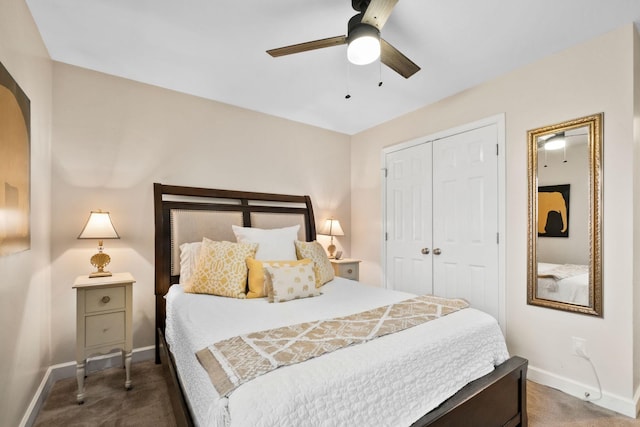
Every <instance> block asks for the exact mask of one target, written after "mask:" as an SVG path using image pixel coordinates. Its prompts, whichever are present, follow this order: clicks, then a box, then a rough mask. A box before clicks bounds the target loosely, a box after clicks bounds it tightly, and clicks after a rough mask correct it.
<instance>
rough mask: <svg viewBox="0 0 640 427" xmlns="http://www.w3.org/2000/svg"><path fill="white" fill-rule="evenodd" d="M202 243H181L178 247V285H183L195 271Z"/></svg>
mask: <svg viewBox="0 0 640 427" xmlns="http://www.w3.org/2000/svg"><path fill="white" fill-rule="evenodd" d="M201 248H202V242H193V243H183V244H181V245H180V283H182V284H185V283H187V282H188V281H189V278H190V277H191V275H192V274H193V272H194V271H196V263H197V262H198V257H199V256H200V249H201Z"/></svg>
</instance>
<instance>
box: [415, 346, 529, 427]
mask: <svg viewBox="0 0 640 427" xmlns="http://www.w3.org/2000/svg"><path fill="white" fill-rule="evenodd" d="M527 364H528V362H527V360H526V359H523V358H521V357H518V356H514V357H512V358H511V359H509V360H507V361H506V362H504V363H503V364H501V365H498V366H496V369H495V370H494V371H493V372H491V373H489V374H487V375H485V376H484V377H481V378H479V379H477V380H476V381H473V382H471V383H469V384H467V385H466V386H465V387H464V388H463V389H462V390H460V391H459V392H458V393H456V394H455V395H453V396H452V397H451V398H450V399H448V400H446V401H445V402H443V403H442V405H440V406H439V407H438V408H436V409H434V410H433V411H431V412H429V413H428V414H426V415H425V416H423V417H422V418H420V419H419V420H418V421H416V422H415V423H414V424H413V425H412V427H422V426H431V427H460V426H468V427H476V426H477V427H493V426H496V427H498V426H508V427H514V426H521V427H526V426H527V425H528V420H527Z"/></svg>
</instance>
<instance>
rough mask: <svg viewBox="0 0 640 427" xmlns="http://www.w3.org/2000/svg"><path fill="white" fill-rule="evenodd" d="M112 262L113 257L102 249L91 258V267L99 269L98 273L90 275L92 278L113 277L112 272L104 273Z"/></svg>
mask: <svg viewBox="0 0 640 427" xmlns="http://www.w3.org/2000/svg"><path fill="white" fill-rule="evenodd" d="M110 262H111V257H110V256H109V255H107V254H105V253H104V252H102V248H101V249H100V251H99V252H98V253H97V254H95V255H94V256H92V257H91V265H93V266H94V267H95V268H97V269H98V270H97V271H94V272H93V273H91V274H89V277H90V278H93V277H109V276H113V274H111V272H110V271H104V268H105V267H106V266H107V265H108V264H109V263H110Z"/></svg>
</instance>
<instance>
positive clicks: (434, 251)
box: [433, 248, 442, 255]
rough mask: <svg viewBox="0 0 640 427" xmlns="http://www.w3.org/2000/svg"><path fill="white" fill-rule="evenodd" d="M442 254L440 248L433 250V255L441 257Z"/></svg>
mask: <svg viewBox="0 0 640 427" xmlns="http://www.w3.org/2000/svg"><path fill="white" fill-rule="evenodd" d="M441 253H442V250H440V248H435V249H434V250H433V254H434V255H440V254H441Z"/></svg>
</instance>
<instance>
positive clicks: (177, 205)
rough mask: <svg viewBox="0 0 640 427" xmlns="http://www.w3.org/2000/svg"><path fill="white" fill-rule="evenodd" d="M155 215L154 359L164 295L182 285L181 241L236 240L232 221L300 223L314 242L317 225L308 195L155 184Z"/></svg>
mask: <svg viewBox="0 0 640 427" xmlns="http://www.w3.org/2000/svg"><path fill="white" fill-rule="evenodd" d="M153 193H154V216H155V264H156V265H155V297H156V360H157V359H158V350H157V349H158V347H159V337H158V333H157V331H158V330H160V331H162V332H163V333H164V328H165V316H166V306H165V299H164V295H166V293H167V292H168V291H169V287H170V286H171V285H172V284H174V283H179V280H180V271H179V269H180V266H179V245H180V244H182V243H186V242H195V241H201V240H202V238H203V237H208V238H210V239H212V240H231V241H234V240H233V234H232V231H231V225H232V224H235V225H239V226H243V227H252V226H253V227H260V228H278V227H284V226H288V225H295V224H300V233H299V239H300V240H303V239H304V240H306V241H309V242H310V241H313V240H315V238H316V225H315V219H314V217H313V207H312V205H311V198H310V197H309V196H291V195H285V194H270V193H254V192H246V191H231V190H215V189H209V188H197V187H180V186H175V185H163V184H158V183H155V184H153Z"/></svg>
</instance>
